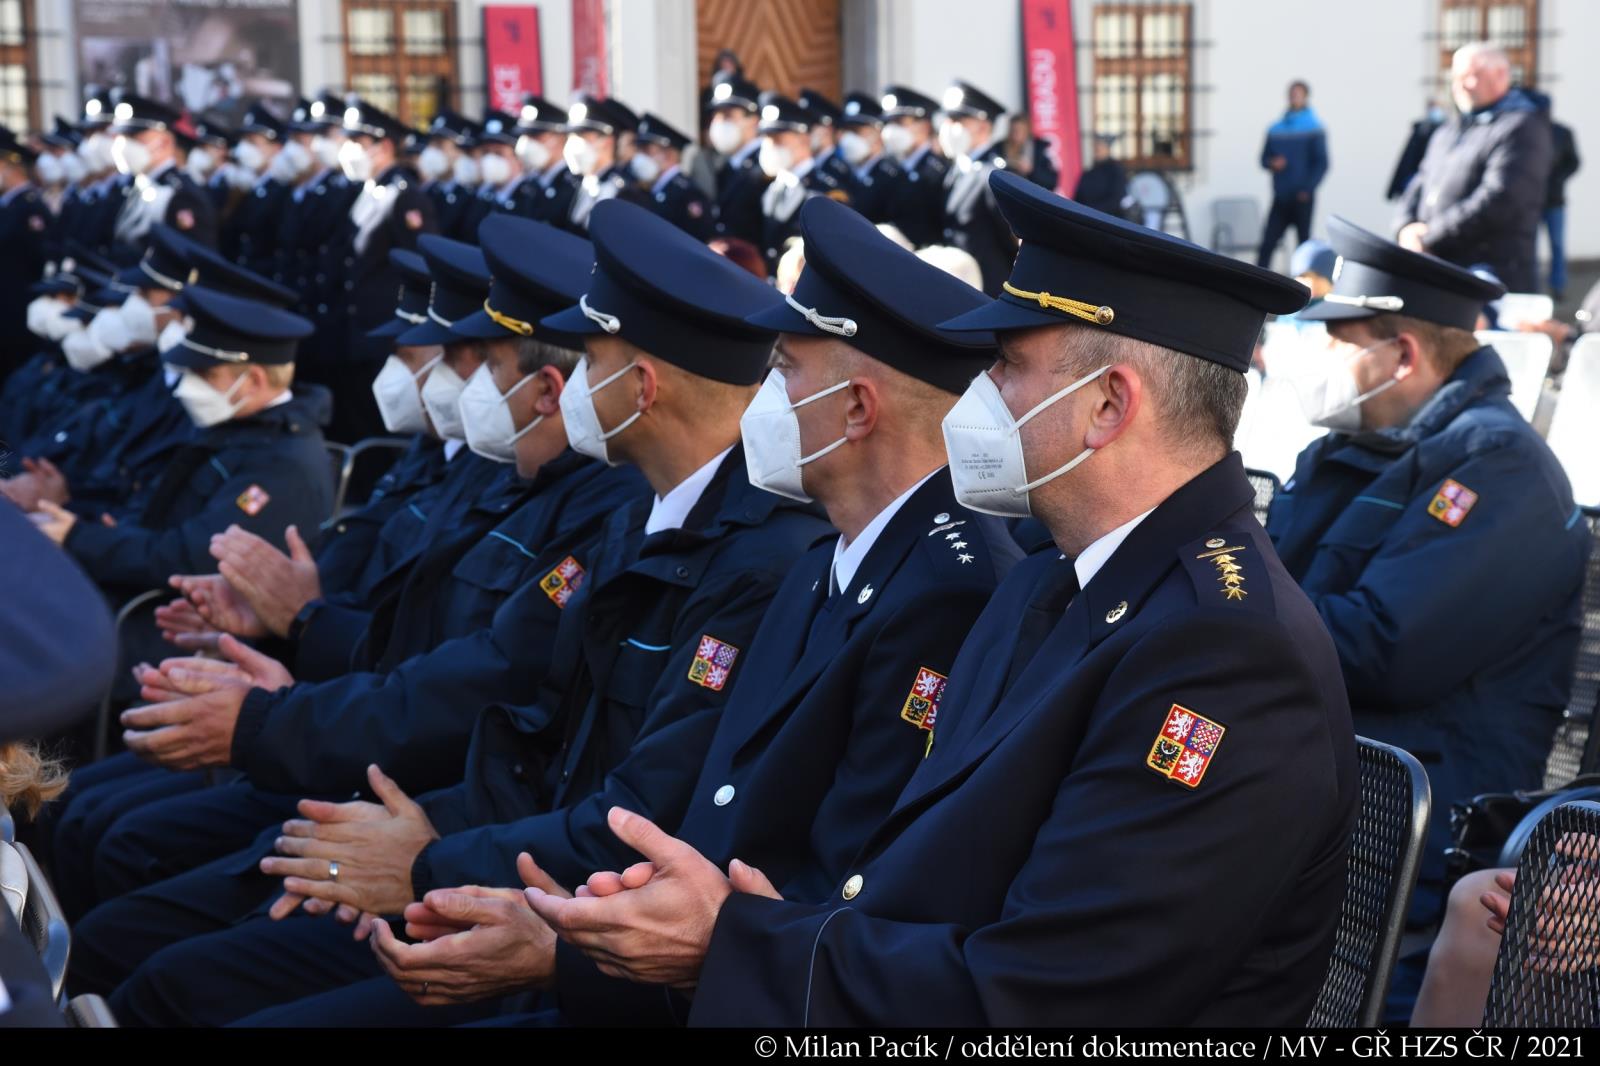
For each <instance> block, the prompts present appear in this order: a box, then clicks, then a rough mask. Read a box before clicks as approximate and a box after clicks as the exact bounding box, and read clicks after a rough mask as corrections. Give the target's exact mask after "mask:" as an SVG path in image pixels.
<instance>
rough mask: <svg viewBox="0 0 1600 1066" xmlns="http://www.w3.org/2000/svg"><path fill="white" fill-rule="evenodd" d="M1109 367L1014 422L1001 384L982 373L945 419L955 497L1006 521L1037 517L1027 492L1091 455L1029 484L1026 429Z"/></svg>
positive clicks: (1081, 454) (1085, 454) (1081, 456)
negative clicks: (1023, 438)
mask: <svg viewBox="0 0 1600 1066" xmlns="http://www.w3.org/2000/svg"><path fill="white" fill-rule="evenodd" d="M1110 369H1111V366H1110V364H1109V363H1108V364H1107V365H1105V366H1103V367H1101V368H1100V369H1099V370H1096V371H1095V372H1094V373H1092V374H1087V375H1085V376H1083V377H1081V378H1079V379H1078V380H1077V381H1074V382H1073V383H1072V384H1071V385H1068V386H1067V387H1066V388H1064V389H1061V390H1060V391H1059V392H1055V393H1052V394H1051V395H1049V396H1047V397H1045V398H1044V399H1043V400H1040V401H1039V402H1038V403H1037V404H1035V405H1034V407H1033V410H1031V411H1029V412H1028V413H1027V414H1025V415H1023V416H1022V417H1021V418H1013V417H1012V415H1011V410H1010V408H1008V407H1007V406H1006V401H1005V398H1004V397H1003V396H1001V395H1000V389H999V386H997V385H995V383H994V378H992V377H990V376H989V375H988V374H987V373H984V374H979V375H978V376H977V377H975V378H973V379H972V384H971V385H969V386H967V391H966V392H964V393H962V394H961V399H959V400H957V401H956V405H955V406H954V407H952V408H951V409H950V413H949V414H947V415H945V416H944V424H943V429H944V450H945V452H946V453H947V454H948V455H949V457H950V480H951V482H952V484H953V485H954V486H955V492H956V499H958V500H960V501H961V503H962V504H963V505H964V506H967V507H970V508H972V509H973V510H974V511H982V512H983V513H984V514H992V515H999V516H1000V517H1002V518H1027V517H1028V516H1029V515H1031V514H1032V513H1033V510H1032V508H1031V507H1030V506H1029V503H1028V493H1030V492H1032V491H1033V490H1034V489H1036V488H1038V487H1039V486H1040V485H1043V484H1045V483H1047V482H1050V481H1054V480H1055V479H1056V478H1058V477H1060V476H1061V475H1062V474H1065V473H1066V472H1067V471H1069V470H1071V469H1072V468H1073V467H1075V466H1077V465H1078V464H1079V463H1081V462H1083V461H1084V460H1085V459H1087V458H1089V456H1091V455H1093V454H1094V451H1095V450H1094V449H1093V448H1085V449H1083V451H1081V452H1079V453H1078V454H1077V455H1076V456H1074V457H1073V458H1072V460H1071V461H1070V462H1068V463H1066V464H1065V465H1063V466H1059V467H1057V468H1056V469H1054V470H1052V471H1051V472H1050V473H1048V474H1046V475H1044V476H1043V477H1039V478H1035V479H1034V480H1032V481H1029V480H1028V466H1027V460H1026V458H1025V457H1024V455H1023V450H1022V427H1023V426H1024V425H1026V424H1027V423H1028V422H1029V421H1030V420H1032V419H1033V418H1034V416H1036V415H1038V414H1039V413H1040V412H1041V411H1044V410H1045V409H1046V408H1048V407H1050V406H1051V405H1052V404H1054V403H1056V402H1057V401H1059V400H1063V399H1065V398H1066V397H1068V396H1070V395H1072V394H1073V393H1074V392H1076V391H1078V390H1079V389H1081V388H1083V387H1084V386H1085V385H1087V384H1089V383H1090V382H1091V381H1093V380H1095V379H1096V378H1098V377H1099V376H1100V375H1102V374H1104V373H1105V372H1106V371H1107V370H1110Z"/></svg>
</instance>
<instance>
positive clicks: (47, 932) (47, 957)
mask: <svg viewBox="0 0 1600 1066" xmlns="http://www.w3.org/2000/svg"><path fill="white" fill-rule="evenodd" d="M12 847H14V848H16V849H17V853H18V854H19V855H21V856H22V865H23V866H24V867H25V868H26V869H27V871H28V900H27V902H26V903H25V904H23V907H22V922H21V925H22V931H23V932H24V933H25V934H27V935H28V936H29V937H30V938H32V940H33V946H34V948H35V949H36V950H37V951H38V952H39V961H40V962H42V963H44V970H45V973H46V974H48V975H49V977H50V994H51V995H52V996H54V997H55V998H56V999H57V1000H59V999H60V998H61V987H62V986H63V985H64V984H66V981H67V958H68V956H69V955H70V954H71V953H72V936H71V934H70V932H69V931H68V929H67V917H66V914H65V912H63V911H62V909H61V904H60V902H59V901H58V900H57V899H56V894H55V890H54V889H53V888H51V887H50V882H49V880H48V879H47V878H46V877H45V876H44V871H43V870H41V869H40V868H39V861H38V860H37V859H35V858H34V857H33V852H31V851H29V850H28V847H27V845H26V844H13V845H12Z"/></svg>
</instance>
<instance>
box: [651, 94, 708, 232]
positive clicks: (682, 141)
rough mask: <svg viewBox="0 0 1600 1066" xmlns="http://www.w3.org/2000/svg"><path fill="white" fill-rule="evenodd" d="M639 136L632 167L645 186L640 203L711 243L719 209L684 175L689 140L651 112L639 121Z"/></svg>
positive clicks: (685, 230) (680, 227)
mask: <svg viewBox="0 0 1600 1066" xmlns="http://www.w3.org/2000/svg"><path fill="white" fill-rule="evenodd" d="M637 137H638V149H637V150H636V151H635V152H634V154H633V161H632V168H633V173H634V176H635V177H636V178H637V179H638V182H639V184H640V186H642V193H643V195H642V196H641V197H639V202H640V203H642V204H644V206H646V207H648V208H649V209H650V210H652V211H654V212H655V213H656V214H658V215H660V216H661V217H662V218H664V219H666V220H667V221H668V222H670V223H672V224H673V225H674V226H677V227H678V228H679V229H681V230H683V231H684V232H685V233H687V234H689V236H691V237H693V238H694V239H695V240H697V241H706V240H710V239H711V235H712V233H713V232H714V231H715V229H716V217H715V216H716V208H715V207H713V206H712V204H711V200H710V198H709V197H707V196H706V194H705V193H703V192H701V191H700V187H699V186H697V185H696V184H695V183H694V182H692V181H690V180H689V176H688V175H687V174H685V173H684V172H683V167H682V163H683V150H684V148H685V147H687V146H688V144H689V138H688V137H687V136H686V135H685V134H683V133H680V132H679V131H678V130H676V129H674V128H673V127H672V126H671V125H669V124H668V123H667V122H666V120H664V119H662V118H660V117H658V116H656V115H652V114H650V113H649V112H646V113H645V114H644V115H643V116H641V117H640V119H639V132H638V135H637Z"/></svg>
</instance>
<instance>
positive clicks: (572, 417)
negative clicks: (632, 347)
mask: <svg viewBox="0 0 1600 1066" xmlns="http://www.w3.org/2000/svg"><path fill="white" fill-rule="evenodd" d="M638 365H639V364H637V363H629V364H628V365H627V366H625V367H623V368H622V369H621V370H618V371H617V372H616V373H615V374H610V375H608V376H606V377H604V378H602V379H601V380H600V381H598V382H596V383H595V384H594V385H593V386H592V387H591V386H590V384H589V359H588V357H587V356H585V357H584V358H582V359H580V360H579V361H578V368H577V369H576V370H574V371H573V372H572V377H571V378H569V379H568V380H567V387H566V388H564V389H562V390H561V417H562V419H563V420H564V421H565V423H566V430H567V443H568V444H570V445H572V450H573V451H575V452H577V453H578V454H580V455H587V456H588V457H589V458H591V459H599V460H600V461H601V462H603V463H606V464H607V465H610V466H615V465H616V464H615V463H613V462H612V461H611V456H610V454H609V453H608V450H607V448H606V441H608V440H610V439H611V438H612V437H615V436H616V435H617V434H618V433H621V432H622V431H623V430H625V429H627V428H628V427H629V426H631V425H633V424H634V422H636V421H638V419H639V416H640V415H642V414H644V412H643V411H637V410H636V411H634V412H633V414H631V415H629V416H628V417H627V418H625V419H623V420H622V423H621V424H620V425H618V426H617V427H616V428H614V429H603V428H602V427H601V425H600V414H599V412H597V411H596V410H595V409H594V394H595V393H597V392H599V391H600V390H601V389H603V388H605V387H606V386H607V385H610V384H611V383H612V382H614V381H620V380H622V375H624V374H626V373H627V372H628V371H630V370H632V369H633V368H634V367H636V366H638Z"/></svg>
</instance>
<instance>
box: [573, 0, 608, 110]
mask: <svg viewBox="0 0 1600 1066" xmlns="http://www.w3.org/2000/svg"><path fill="white" fill-rule="evenodd" d="M609 75H610V71H609V70H608V63H607V57H606V4H605V0H572V82H573V85H572V87H573V89H575V90H576V91H578V92H585V93H592V94H594V95H595V96H610V95H611V78H610V76H609Z"/></svg>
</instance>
